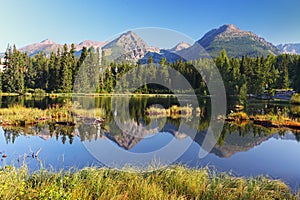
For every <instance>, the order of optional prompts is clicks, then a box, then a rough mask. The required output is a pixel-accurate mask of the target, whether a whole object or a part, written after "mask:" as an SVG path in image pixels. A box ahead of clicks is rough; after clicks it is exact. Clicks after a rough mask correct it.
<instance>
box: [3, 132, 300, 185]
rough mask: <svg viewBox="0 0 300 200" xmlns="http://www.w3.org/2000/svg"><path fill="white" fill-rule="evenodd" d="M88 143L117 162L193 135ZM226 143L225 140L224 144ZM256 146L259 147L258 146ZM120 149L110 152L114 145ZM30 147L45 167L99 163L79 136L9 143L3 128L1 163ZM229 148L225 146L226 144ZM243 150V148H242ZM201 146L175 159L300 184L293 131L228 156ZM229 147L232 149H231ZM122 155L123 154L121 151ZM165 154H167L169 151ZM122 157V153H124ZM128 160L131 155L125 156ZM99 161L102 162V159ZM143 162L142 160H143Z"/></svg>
mask: <svg viewBox="0 0 300 200" xmlns="http://www.w3.org/2000/svg"><path fill="white" fill-rule="evenodd" d="M84 143H85V144H90V145H91V144H93V145H94V147H95V148H96V150H97V151H99V148H100V149H101V152H99V153H100V154H101V155H102V156H104V157H105V156H106V157H105V158H107V157H109V158H110V159H111V161H112V162H114V161H115V160H118V159H116V157H118V155H117V154H118V152H126V153H128V152H129V153H136V154H143V153H146V152H152V151H156V150H158V149H160V148H162V147H164V146H166V145H167V144H170V143H172V145H173V148H174V151H175V152H176V151H177V150H180V149H182V148H185V147H186V146H187V145H189V144H190V143H191V138H189V137H186V138H182V139H177V138H175V137H174V136H173V135H172V134H170V133H167V132H161V133H158V134H156V135H151V136H148V137H146V138H144V139H141V140H140V141H139V142H138V143H137V144H136V145H134V146H133V147H132V148H131V149H130V150H125V149H123V148H122V147H120V146H118V144H117V143H115V142H113V141H111V140H109V139H98V140H97V141H94V140H92V141H91V142H87V141H86V142H84ZM224 145H226V143H225V144H224ZM256 145H257V146H256ZM112 146H113V147H114V148H115V149H117V151H116V152H111V149H112V148H111V147H112ZM29 147H31V149H32V150H33V151H37V150H38V149H39V148H42V151H41V152H40V154H39V158H40V159H41V160H42V161H43V166H44V167H46V168H50V169H51V168H54V169H56V170H59V169H61V168H65V169H69V168H72V167H75V168H83V167H85V166H92V165H96V166H100V164H99V162H98V161H97V160H96V159H95V158H94V157H93V156H92V155H91V154H90V153H89V151H90V149H86V147H85V145H84V144H83V143H82V142H81V141H80V138H79V137H75V138H74V141H73V143H72V144H69V142H68V139H67V142H66V143H65V144H63V143H62V141H61V138H59V139H58V140H56V138H55V137H52V138H50V139H48V140H44V139H42V138H40V137H38V136H22V135H20V136H18V137H17V138H16V140H15V143H14V144H12V143H8V144H7V143H6V141H5V137H4V131H3V130H2V128H1V130H0V151H1V152H2V153H5V154H6V155H7V158H6V159H4V160H3V159H2V162H1V164H2V165H4V164H5V163H6V164H13V165H16V166H18V163H17V158H18V156H19V155H20V156H21V160H22V157H23V155H24V154H25V153H27V154H28V153H30V150H29ZM225 147H226V146H225ZM241 149H242V148H241ZM199 150H200V146H199V144H198V143H196V142H192V143H191V145H190V147H189V148H188V149H187V151H186V152H185V153H184V154H183V155H182V156H181V157H180V158H179V159H178V160H177V161H176V163H182V164H184V165H188V166H190V167H202V166H210V167H213V168H215V169H217V170H220V171H227V172H228V171H231V172H232V173H233V174H235V175H237V176H257V175H262V174H263V175H268V176H270V177H272V178H276V179H282V180H284V181H285V182H286V183H288V184H289V185H291V186H292V187H293V188H296V187H299V183H300V181H299V180H300V170H299V169H300V156H299V153H300V144H299V143H298V142H297V141H296V140H295V137H294V135H292V134H291V133H288V134H286V137H285V138H283V139H282V138H280V137H279V136H278V135H274V136H273V137H271V138H269V139H268V138H266V140H265V141H263V142H262V143H261V144H253V147H252V148H250V149H249V150H247V149H246V150H245V151H242V150H240V151H238V149H237V150H234V151H236V152H234V153H232V154H231V155H230V156H229V157H227V158H224V157H223V158H222V157H218V156H217V155H215V154H213V153H210V154H208V155H207V156H206V157H205V158H203V159H199V158H198V154H199ZM229 150H230V149H229ZM119 155H122V154H119ZM164 156H168V154H167V152H166V154H165V155H164ZM121 157H122V156H121ZM122 159H123V160H122V162H123V161H124V162H125V163H126V162H127V161H128V160H127V159H130V158H129V157H122ZM100 162H102V161H101V160H100ZM140 162H141V163H142V162H143V160H142V159H141V160H140ZM27 163H28V165H29V167H30V168H31V169H38V167H39V163H38V162H37V161H36V160H35V159H33V158H27ZM116 164H117V163H116Z"/></svg>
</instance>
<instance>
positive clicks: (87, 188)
mask: <svg viewBox="0 0 300 200" xmlns="http://www.w3.org/2000/svg"><path fill="white" fill-rule="evenodd" d="M0 183H1V184H0V198H1V199H45V198H47V199H86V200H88V199H298V194H296V193H293V192H291V190H290V189H289V187H288V186H287V185H285V184H284V183H283V182H281V181H279V180H270V179H267V178H265V177H256V178H249V179H245V178H238V177H233V176H231V175H228V174H216V173H214V172H212V171H209V170H208V169H206V168H204V169H189V168H185V167H182V166H172V167H168V168H166V169H159V170H156V171H152V172H147V173H136V172H133V171H132V172H130V171H129V172H128V171H119V170H114V169H108V168H100V169H97V168H85V169H82V170H78V171H77V170H73V172H70V171H69V172H63V171H61V172H58V173H53V172H49V171H43V170H40V171H37V172H35V173H29V171H28V170H27V168H26V167H23V168H14V167H6V168H5V169H3V170H1V171H0Z"/></svg>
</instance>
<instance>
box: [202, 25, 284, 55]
mask: <svg viewBox="0 0 300 200" xmlns="http://www.w3.org/2000/svg"><path fill="white" fill-rule="evenodd" d="M197 43H198V45H199V44H200V46H202V47H203V48H204V49H206V50H207V52H208V53H210V55H212V56H213V57H216V56H218V54H219V53H220V52H221V50H222V49H225V50H226V51H227V54H228V55H229V56H231V57H241V56H243V55H249V56H261V55H268V54H278V53H279V51H278V49H277V48H276V47H275V46H274V45H273V44H271V43H269V42H267V41H266V40H265V39H264V38H261V37H259V36H258V35H256V34H254V33H252V32H250V31H244V30H241V29H239V28H237V27H236V26H235V25H233V24H225V25H223V26H220V27H218V28H215V29H212V30H211V31H209V32H208V33H206V34H205V35H204V36H203V37H202V38H201V39H200V40H198V41H197Z"/></svg>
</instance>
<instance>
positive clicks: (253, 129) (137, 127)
mask: <svg viewBox="0 0 300 200" xmlns="http://www.w3.org/2000/svg"><path fill="white" fill-rule="evenodd" d="M201 123H203V122H201ZM201 123H200V124H199V127H201V128H202V129H200V130H198V132H197V134H196V135H195V137H193V136H192V135H188V133H181V132H180V131H179V130H178V123H177V120H175V121H172V120H167V123H166V124H165V125H164V126H163V127H162V128H160V127H159V125H157V126H156V125H154V126H153V127H152V128H149V127H148V126H147V125H145V124H143V123H138V122H136V121H135V120H133V119H132V120H128V121H124V122H121V123H120V124H119V125H120V126H122V129H123V131H122V130H121V129H120V128H119V127H118V126H117V124H116V123H115V122H113V123H112V124H109V126H108V127H109V130H105V129H103V127H100V126H95V125H90V124H81V125H79V126H78V127H72V126H57V125H53V124H48V125H45V126H43V127H31V128H20V127H19V128H18V127H14V128H11V127H10V128H4V131H5V133H4V135H5V137H6V142H12V143H14V141H15V139H16V138H17V137H18V136H19V135H34V136H37V137H40V138H42V139H44V140H48V139H50V138H52V137H56V139H57V140H58V139H59V138H60V139H61V140H62V143H65V142H66V140H67V138H68V139H69V143H70V144H72V141H73V139H74V137H76V136H77V137H79V138H80V140H81V141H87V140H88V141H91V140H97V139H109V140H111V141H113V142H115V143H116V144H117V145H118V146H120V147H121V148H124V149H125V150H129V149H131V148H132V147H134V146H135V145H136V144H138V143H139V142H141V140H142V139H143V138H147V137H149V136H151V135H155V134H157V133H158V132H160V131H161V132H168V133H170V134H172V135H173V136H174V137H175V138H176V139H183V138H186V137H191V138H193V139H194V141H195V142H196V143H198V144H199V145H200V146H202V143H203V141H204V139H205V136H206V130H207V126H206V125H205V126H202V125H201ZM204 127H205V128H204ZM271 137H274V138H277V139H284V140H295V139H296V140H298V139H297V138H299V134H297V133H293V132H291V131H285V130H281V131H280V130H279V131H278V130H272V129H266V128H263V127H258V126H255V125H253V124H246V125H244V126H242V127H239V126H237V125H233V124H228V123H226V124H225V126H224V129H223V131H222V134H221V136H220V138H219V140H218V144H216V145H215V146H214V148H213V149H212V151H211V153H213V154H215V155H217V156H218V157H221V158H228V157H231V156H232V155H234V154H236V153H238V152H246V151H249V150H250V149H252V148H254V147H255V146H258V145H260V144H261V143H263V142H264V141H266V140H268V139H270V138H271ZM202 148H203V147H202Z"/></svg>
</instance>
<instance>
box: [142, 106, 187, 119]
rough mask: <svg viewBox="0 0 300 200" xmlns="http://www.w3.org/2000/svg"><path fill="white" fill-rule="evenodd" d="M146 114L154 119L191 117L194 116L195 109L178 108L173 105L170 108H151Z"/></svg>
mask: <svg viewBox="0 0 300 200" xmlns="http://www.w3.org/2000/svg"><path fill="white" fill-rule="evenodd" d="M146 114H147V115H148V116H152V117H172V118H177V117H189V116H191V115H192V114H193V108H192V107H191V106H181V107H180V106H177V105H173V106H171V107H170V108H167V109H165V108H157V107H149V108H147V109H146Z"/></svg>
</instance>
